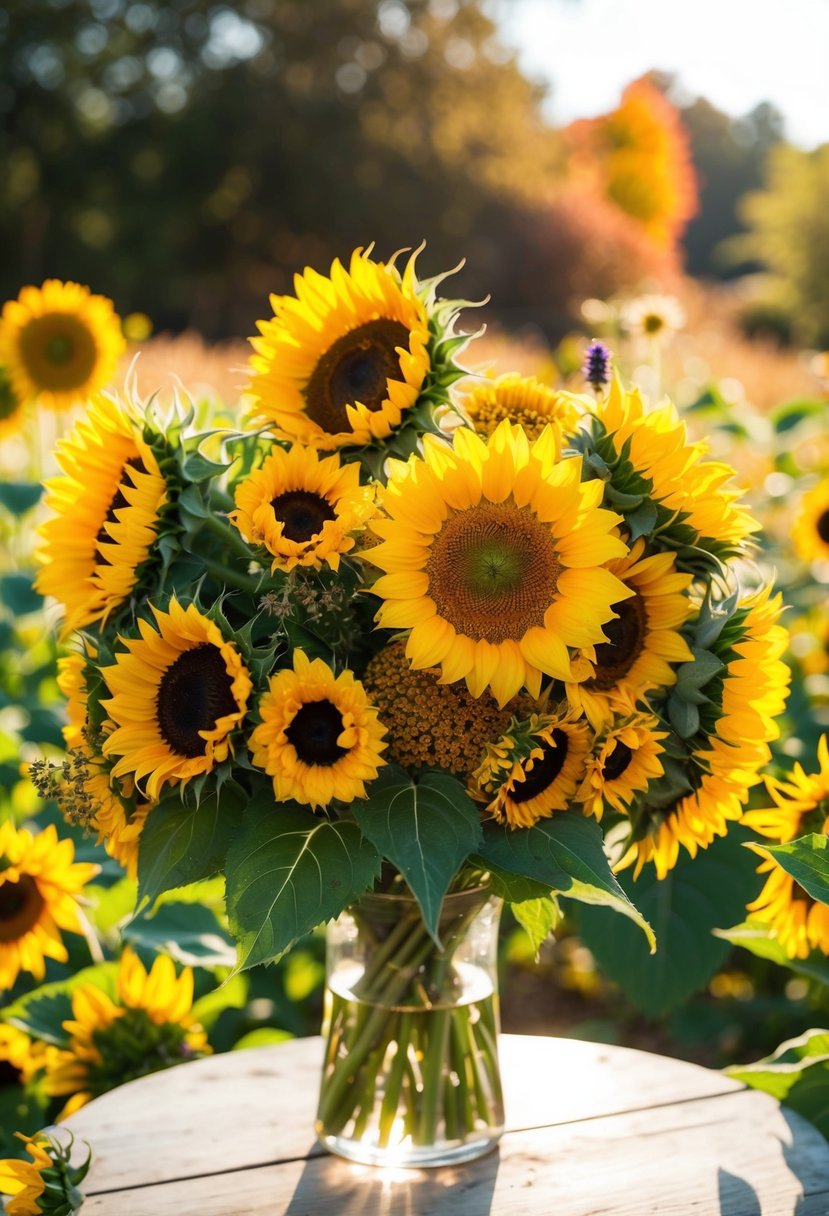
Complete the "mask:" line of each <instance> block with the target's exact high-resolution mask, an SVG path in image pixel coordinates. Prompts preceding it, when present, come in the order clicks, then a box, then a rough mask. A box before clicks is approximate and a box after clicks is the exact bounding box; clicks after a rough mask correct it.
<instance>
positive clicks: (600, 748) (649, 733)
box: [578, 714, 667, 819]
mask: <svg viewBox="0 0 829 1216" xmlns="http://www.w3.org/2000/svg"><path fill="white" fill-rule="evenodd" d="M666 738H667V731H664V730H660V729H659V721H658V719H657V718H655V717H654V716H653V714H639V715H637V716H636V717H634V718H631V719H630V720H629V721H627V722H622V723H620V724H618V725H614V726H613V727H611V729H610V730H608V731H607V732H606V733H605V734H603V735H602V736H600V737H599V738H598V739H597V740H596V745H595V746H594V748H593V754H592V756H591V757H590V760H589V762H588V766H587V775H586V777H585V779H584V782H583V783H582V787H581V789H580V790H579V793H578V797H579V800H580V801H582V802H583V803H584V809H585V811H587V813H588V814H590V815H595V817H596V818H597V819H601V817H602V814H603V812H604V808H605V806H610V807H612V808H613V810H614V811H618V812H619V814H622V815H623V814H625V813H626V811H627V809H628V807H629V806H630V804H631V802H632V801H633V799H634V797H635V796H636V795H637V794H640V793H644V792H645V790H647V788H648V786H649V784H650V783H651V781H655V780H657V778H659V777H661V776H662V774H663V772H664V769H663V767H662V761H661V760H660V759H659V757H660V755H661V754H662V752H663V751H664V750H665V749H664V748H663V746H662V744H661V742H660V740H661V739H666Z"/></svg>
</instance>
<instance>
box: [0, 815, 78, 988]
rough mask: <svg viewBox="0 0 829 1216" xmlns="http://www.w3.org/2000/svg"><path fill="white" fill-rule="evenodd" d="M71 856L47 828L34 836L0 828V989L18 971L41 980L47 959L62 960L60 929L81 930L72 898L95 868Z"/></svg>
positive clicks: (70, 845)
mask: <svg viewBox="0 0 829 1216" xmlns="http://www.w3.org/2000/svg"><path fill="white" fill-rule="evenodd" d="M74 856H75V846H74V845H73V843H72V841H71V840H59V839H58V834H57V830H56V829H55V827H54V826H53V825H52V824H50V825H49V826H48V827H46V828H44V829H43V831H42V832H38V834H37V835H36V836H33V835H32V833H31V832H28V831H26V830H25V828H21V829H20V830H17V829H15V827H14V825H13V824H12V823H10V822H8V821H7V822H6V823H3V824H0V991H2V990H3V989H9V988H11V987H12V985H13V984H14V982H15V980H16V979H17V977H18V975H19V973H20V972H21V971H25V972H28V973H29V974H30V975H33V976H34V978H35V979H36V980H42V979H43V977H44V975H45V974H46V966H45V961H46V959H47V958H52V959H55V960H57V961H58V962H61V963H65V962H66V960H67V958H68V955H67V952H66V947H65V946H64V944H63V939H62V937H61V930H66V931H69V932H71V933H82V932H83V926H82V923H81V919H80V914H79V905H78V899H79V896H80V895H81V894H82V892H83V888H84V886H85V884H86V883H88V882H89V881H90V879H92V878H94V876H95V875H96V874H97V873H98V866H96V865H93V864H91V863H88V862H75V861H74Z"/></svg>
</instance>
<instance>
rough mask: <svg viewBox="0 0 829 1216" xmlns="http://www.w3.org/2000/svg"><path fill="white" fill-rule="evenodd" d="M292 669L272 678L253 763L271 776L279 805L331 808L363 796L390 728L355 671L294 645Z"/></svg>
mask: <svg viewBox="0 0 829 1216" xmlns="http://www.w3.org/2000/svg"><path fill="white" fill-rule="evenodd" d="M293 660H294V666H293V669H286V670H284V671H279V672H277V673H276V675H274V676H271V679H270V681H269V683H268V689H267V692H266V693H265V694H264V696H263V697H262V700H261V701H260V703H259V713H260V715H261V717H262V721H261V722H260V724H259V725H258V726H257V727H256V728H255V730H254V731H253V733H252V734H251V737H250V750H251V753H252V757H253V763H254V764H255V765H256V766H257V768H261V769H264V770H265V772H266V773H267V774H268V776H269V777H272V778H273V788H274V794H275V795H276V800H277V802H286V801H288V800H289V799H293V800H294V801H296V802H301V803H303V804H304V805H306V806H311V807H325V806H328V804H329V803H330V802H332V801H333V800H334V799H339V800H340V801H342V802H353V801H354V799H355V798H365V796H366V790H365V783H366V782H367V781H373V780H374V778H375V777H376V776H377V772H378V770H379V768H380V767H381V765H383V764H385V760H384V759H383V758H382V756H381V754H380V753H381V752H382V751H384V750H385V747H386V744H385V743H384V742H383V741H382V740H383V736H384V735H385V733H386V731H385V727H384V726H382V725H381V723H380V722H379V721H378V718H377V710H376V709H375V708H374V706H372V705H371V704H370V703H369V700H368V697H367V695H366V691H365V689H364V688H363V685H362V684H361V683H360V682H359V680H355V678H354V676H353V674H352V673H351V672H350V671H344V672H341V674H340V675H338V676H337V677H336V678H335V676H334V673H333V671H332V670H331V668H330V667H329V666H328V664H327V663H324V662H323V660H322V659H314V660H313V662H311V661H309V660H308V658H307V657H306V655H305V654H304V652H303V651H301V650H295V651H294V655H293Z"/></svg>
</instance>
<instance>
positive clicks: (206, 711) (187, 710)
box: [102, 598, 251, 802]
mask: <svg viewBox="0 0 829 1216" xmlns="http://www.w3.org/2000/svg"><path fill="white" fill-rule="evenodd" d="M151 607H152V611H153V615H154V617H155V621H156V625H157V629H154V628H153V626H152V625H151V624H149V622H147V621H144V620H139V622H138V627H139V629H140V631H141V637H140V639H138V640H134V641H126V642H125V645H126V653H125V652H123V651H122V652H121V653H119V654H117V655H116V657H115V663H114V664H113V665H112V666H111V667H105V668H103V677H104V680H105V682H106V685H107V687H108V688H109V691H110V692H111V693H112V697H111V699H109V700H105V701H103V702H102V705H103V707H104V709H105V710H106V712H107V714H108V715H109V717H110V718H111V719H112V721H113V722H114V723H115V730H113V731H112V733H111V734H110V735H108V736H107V738H106V740H105V741H104V745H103V750H104V755H105V756H118V757H120V759H119V760H118V761H117V763H116V764H115V766H114V767H113V769H112V776H113V777H124V776H126V775H127V774H133V775H134V777H135V781H136V784H137V785H138V786H139V788H146V796H147V797H148V798H149V799H150V801H152V802H155V801H157V799H158V797H159V794H160V792H161V790H162V788H163V787H164V786H165V785H166V784H168V783H170V782H181V784H182V785H184V784H186V783H187V782H188V781H189V780H190V779H191V778H192V777H195V776H197V775H198V774H199V773H209V772H211V771H212V769H213V768H215V766H216V765H217V764H219V763H221V762H222V761H223V760H226V759H227V757H228V756H229V755H231V754H232V753H233V743H232V741H231V738H230V736H231V732H232V731H234V730H235V729H236V728H237V727H238V726H239V725H240V724H241V721H242V719H243V718H244V716H245V712H246V709H247V701H248V696H249V695H250V690H251V680H250V676H249V674H248V671H247V669H246V667H245V665H244V663H243V662H242V659H241V656H240V654H239V652H238V650H237V649H236V647H235V646H234V645H233V644H232V643H231V642H228V641H226V640H225V638H224V637H223V636H222V633H221V631H220V629H219V627H218V625H216V624H214V622H213V621H211V620H209V619H208V618H207V617H206V616H203V615H202V614H201V613H200V612H199V610H198V609H197V608H196V606H195V604H189V605H188V606H187V607H186V608H184V607H182V605H181V604H179V602H178V601H177V600H176V599H175V598H174V599H172V600H171V601H170V605H169V611H168V612H162V611H161V609H159V608H156V607H155V606H154V605H151Z"/></svg>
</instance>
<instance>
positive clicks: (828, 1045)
mask: <svg viewBox="0 0 829 1216" xmlns="http://www.w3.org/2000/svg"><path fill="white" fill-rule="evenodd" d="M726 1072H727V1074H728V1076H730V1077H734V1078H735V1080H737V1081H742V1082H743V1083H744V1084H745V1085H750V1086H751V1088H752V1089H760V1090H762V1091H763V1092H764V1093H767V1094H771V1095H772V1097H774V1098H777V1100H778V1101H779V1102H785V1103H786V1105H787V1106H790V1107H791V1108H792V1109H793V1110H796V1111H798V1112H799V1113H800V1114H801V1115H803V1116H804V1117H805V1118H807V1119H809V1120H810V1121H811V1122H812V1123H814V1124H815V1126H816V1127H817V1128H818V1129H819V1130H820V1131H821V1132H822V1133H823V1135H824V1136H826V1137H827V1139H829V1030H807V1031H806V1032H805V1033H804V1034H802V1035H799V1036H798V1037H797V1038H795V1039H788V1040H787V1041H786V1042H785V1043H781V1044H780V1046H779V1047H778V1048H777V1049H776V1051H774V1052H772V1054H771V1055H770V1056H768V1057H767V1058H766V1059H765V1060H758V1061H757V1063H755V1064H740V1065H736V1066H734V1067H732V1068H727V1069H726Z"/></svg>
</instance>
